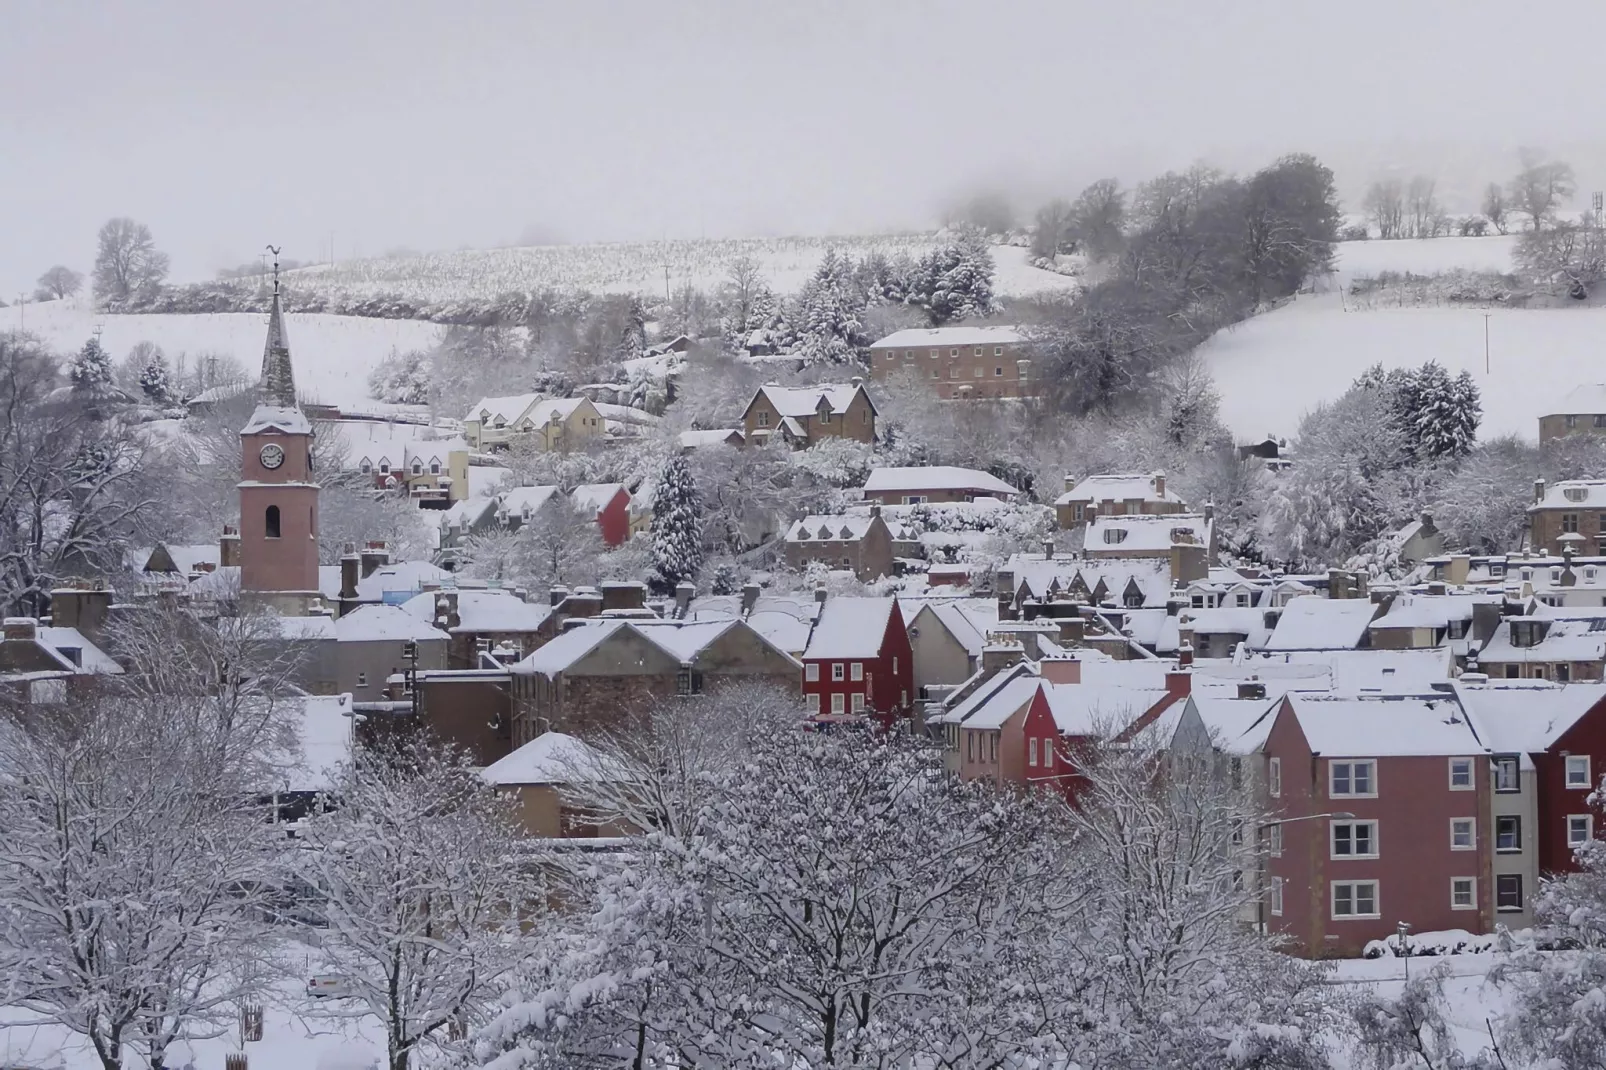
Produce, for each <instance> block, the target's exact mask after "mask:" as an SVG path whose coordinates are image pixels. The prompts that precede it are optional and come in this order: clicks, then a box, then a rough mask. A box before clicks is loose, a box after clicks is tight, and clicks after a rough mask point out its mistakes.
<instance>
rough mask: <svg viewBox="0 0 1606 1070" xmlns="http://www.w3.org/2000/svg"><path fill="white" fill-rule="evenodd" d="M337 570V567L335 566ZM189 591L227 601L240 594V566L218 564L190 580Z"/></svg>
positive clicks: (192, 593)
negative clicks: (209, 570)
mask: <svg viewBox="0 0 1606 1070" xmlns="http://www.w3.org/2000/svg"><path fill="white" fill-rule="evenodd" d="M336 571H337V572H338V571H339V569H338V568H337V569H336ZM189 592H190V595H191V596H192V597H195V598H200V599H203V600H204V599H211V600H222V601H227V600H228V599H231V598H238V597H239V596H240V566H239V565H219V566H218V567H217V568H215V569H213V570H212V571H211V572H203V573H201V574H200V575H199V576H197V577H195V578H194V579H193V580H191V581H190V585H189Z"/></svg>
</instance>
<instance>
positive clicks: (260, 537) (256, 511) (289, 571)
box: [239, 249, 320, 615]
mask: <svg viewBox="0 0 1606 1070" xmlns="http://www.w3.org/2000/svg"><path fill="white" fill-rule="evenodd" d="M273 252H274V257H275V259H274V264H273V307H272V308H271V309H270V310H269V313H268V341H267V345H266V346H265V347H264V349H263V352H262V381H261V383H260V384H258V387H257V406H256V409H255V410H254V411H253V412H252V413H251V420H250V422H249V423H247V424H246V425H245V427H244V428H242V429H241V431H240V446H241V449H242V450H243V452H244V457H243V464H242V465H241V472H242V476H243V478H242V479H241V480H240V484H239V490H240V590H241V592H242V594H244V595H245V596H247V597H249V598H255V599H258V600H260V601H264V602H267V603H269V604H271V605H273V606H274V607H275V608H277V609H278V610H279V611H280V612H281V613H285V614H289V615H303V614H305V613H307V612H308V611H309V610H310V609H311V608H313V607H314V606H316V605H317V604H318V601H319V597H320V596H319V594H318V484H317V483H316V482H314V481H313V478H312V424H311V423H309V422H308V420H307V417H306V415H305V414H304V413H302V411H301V407H300V406H299V405H298V404H297V403H296V383H295V375H294V373H293V371H292V369H291V366H290V344H289V342H288V340H287V339H286V338H285V333H284V310H283V308H282V307H281V304H280V300H279V264H278V259H277V257H278V250H277V249H275V250H273Z"/></svg>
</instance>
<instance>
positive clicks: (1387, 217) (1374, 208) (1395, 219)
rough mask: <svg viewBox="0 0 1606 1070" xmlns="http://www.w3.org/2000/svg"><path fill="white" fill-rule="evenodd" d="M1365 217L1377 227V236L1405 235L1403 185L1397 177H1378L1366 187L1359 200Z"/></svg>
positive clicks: (1399, 236) (1386, 237) (1398, 236)
mask: <svg viewBox="0 0 1606 1070" xmlns="http://www.w3.org/2000/svg"><path fill="white" fill-rule="evenodd" d="M1361 207H1362V209H1363V210H1364V211H1365V212H1366V218H1367V219H1369V220H1371V223H1372V226H1374V227H1376V228H1377V236H1378V237H1379V238H1385V239H1388V238H1403V237H1404V236H1405V229H1406V228H1405V187H1404V185H1403V184H1402V183H1401V182H1400V180H1399V179H1397V178H1386V179H1379V180H1378V181H1376V182H1373V183H1372V184H1371V185H1370V186H1368V187H1367V189H1366V196H1365V198H1364V199H1363V200H1362V201H1361Z"/></svg>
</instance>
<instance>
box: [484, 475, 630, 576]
mask: <svg viewBox="0 0 1606 1070" xmlns="http://www.w3.org/2000/svg"><path fill="white" fill-rule="evenodd" d="M602 552H603V544H602V535H601V532H600V531H599V529H598V528H597V521H596V518H595V517H594V516H588V515H586V513H585V512H583V511H582V510H580V509H578V508H576V507H575V506H574V504H573V503H572V502H571V501H570V499H569V497H568V495H567V494H565V493H564V492H563V491H562V490H554V491H553V493H552V497H551V499H549V500H548V501H546V502H544V503H542V504H541V506H540V507H539V508H537V509H536V510H534V511H533V512H532V514H531V515H530V516H529V517H527V518H525V519H524V520H523V522H522V523H521V524H520V525H519V526H518V528H517V529H516V530H509V529H500V530H495V531H489V532H485V533H482V534H479V535H473V536H470V537H469V538H468V540H467V541H465V542H464V544H463V546H462V548H461V549H460V550H459V557H460V559H461V560H462V562H463V573H464V575H466V576H472V577H474V578H476V579H484V580H495V581H497V582H499V583H501V584H503V585H504V586H509V587H512V586H519V587H526V588H529V589H530V590H546V589H547V588H549V587H552V586H554V585H560V584H561V585H563V586H566V587H572V586H574V585H576V584H581V583H594V582H596V580H597V578H598V570H599V568H600V567H601V557H602Z"/></svg>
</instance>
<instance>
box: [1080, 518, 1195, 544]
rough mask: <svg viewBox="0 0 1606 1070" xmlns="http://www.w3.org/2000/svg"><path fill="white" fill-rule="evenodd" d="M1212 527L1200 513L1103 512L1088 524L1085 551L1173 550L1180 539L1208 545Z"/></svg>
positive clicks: (1185, 541) (1184, 541)
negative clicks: (1122, 514) (1116, 514)
mask: <svg viewBox="0 0 1606 1070" xmlns="http://www.w3.org/2000/svg"><path fill="white" fill-rule="evenodd" d="M1210 527H1211V523H1210V521H1208V520H1206V519H1205V518H1204V516H1203V515H1201V514H1197V513H1173V514H1171V515H1170V516H1147V515H1144V514H1141V513H1138V514H1131V515H1127V516H1104V515H1100V516H1099V517H1097V518H1096V519H1095V520H1094V521H1093V523H1092V524H1090V525H1089V526H1088V530H1087V539H1086V541H1085V543H1084V547H1085V550H1084V552H1086V553H1088V554H1096V553H1099V552H1101V551H1110V552H1112V553H1113V552H1117V551H1119V552H1124V553H1130V552H1131V551H1134V550H1139V551H1148V552H1154V553H1158V552H1160V551H1163V550H1170V549H1171V547H1172V546H1173V545H1175V544H1177V543H1179V542H1182V543H1187V542H1192V543H1195V544H1197V545H1199V546H1209V545H1210Z"/></svg>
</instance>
